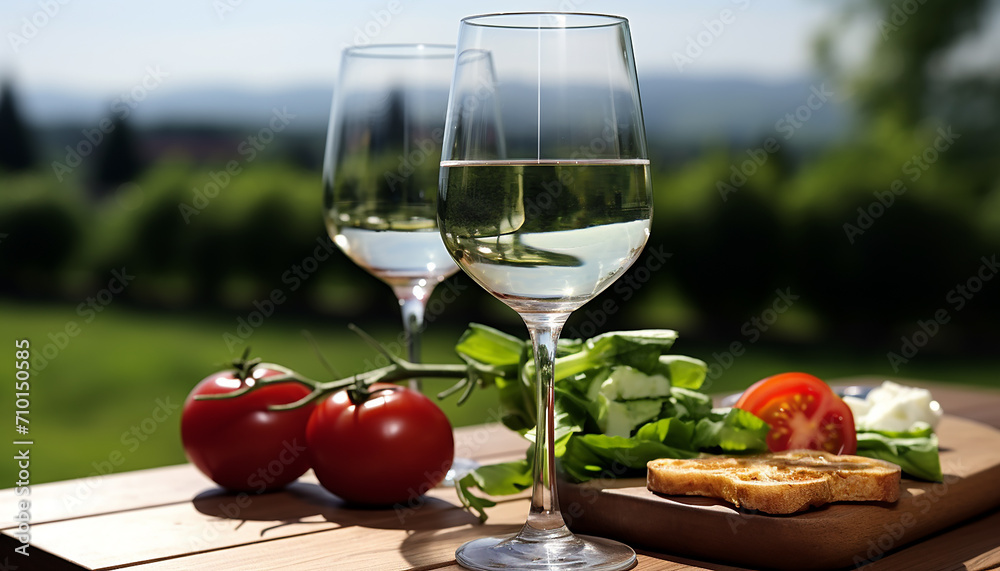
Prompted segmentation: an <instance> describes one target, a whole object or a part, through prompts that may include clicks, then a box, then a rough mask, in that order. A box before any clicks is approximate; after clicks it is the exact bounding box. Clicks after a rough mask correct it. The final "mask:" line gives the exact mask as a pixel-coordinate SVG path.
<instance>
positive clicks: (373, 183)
mask: <svg viewBox="0 0 1000 571" xmlns="http://www.w3.org/2000/svg"><path fill="white" fill-rule="evenodd" d="M454 58H455V46H451V45H430V44H400V45H368V46H358V47H351V48H347V49H346V50H344V52H343V55H342V58H341V67H340V75H339V77H338V80H337V84H336V87H335V88H334V102H333V109H332V112H331V115H330V126H329V131H328V133H327V141H326V157H325V163H324V168H323V204H324V218H325V220H326V227H327V230H328V232H329V234H330V237H331V238H333V241H334V242H335V243H336V244H337V246H338V247H340V249H341V250H342V251H343V252H344V253H345V254H347V256H348V257H349V258H350V259H351V260H353V261H354V262H355V263H356V264H358V265H359V266H361V267H362V268H364V269H365V270H367V271H368V272H369V273H371V274H372V275H374V276H375V277H377V278H379V279H381V280H382V281H384V282H385V283H387V284H388V285H389V286H391V287H392V291H393V292H394V293H395V294H396V298H397V299H398V300H399V305H400V308H401V310H402V314H403V326H404V332H405V335H406V345H407V353H408V358H409V359H410V361H412V362H419V361H420V334H421V330H422V329H423V326H424V312H425V309H426V306H427V300H428V298H429V297H430V295H431V292H432V291H433V289H434V287H435V286H436V285H437V284H439V283H440V282H442V281H443V280H444V279H445V278H447V277H448V276H450V275H452V274H454V273H455V272H457V271H458V267H457V266H456V265H455V263H454V262H453V261H452V259H451V256H449V255H448V252H447V251H446V250H445V248H444V244H443V243H442V242H441V236H440V233H439V232H438V227H437V215H436V202H437V181H438V163H439V161H440V156H441V140H442V138H443V136H444V131H443V129H444V117H445V110H446V108H447V103H448V86H449V83H450V80H451V75H452V68H453V62H454ZM410 387H411V388H414V389H416V390H420V382H419V380H416V379H414V380H412V381H411V383H410Z"/></svg>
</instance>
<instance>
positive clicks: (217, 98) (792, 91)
mask: <svg viewBox="0 0 1000 571" xmlns="http://www.w3.org/2000/svg"><path fill="white" fill-rule="evenodd" d="M821 85H822V82H821V81H817V80H812V79H808V78H802V79H797V80H784V81H777V82H767V81H761V80H756V79H746V78H715V79H706V78H691V77H681V76H644V77H643V78H642V79H641V80H640V89H641V92H642V100H643V110H644V113H645V120H646V130H647V134H648V137H649V139H650V140H651V141H666V142H684V143H728V144H740V143H743V142H753V141H756V140H759V139H761V138H763V137H766V136H768V135H774V134H775V132H776V127H775V124H776V122H778V121H779V120H780V119H782V118H783V117H785V115H786V114H788V113H793V114H794V113H795V112H796V110H797V109H799V108H800V107H801V106H803V105H805V104H806V103H807V101H808V100H809V99H808V98H809V96H810V95H811V89H813V88H815V89H817V90H818V89H819V88H820V86H821ZM332 93H333V92H332V87H323V86H318V85H317V86H303V87H300V88H295V89H284V90H275V91H270V92H260V91H241V90H235V89H231V88H208V87H206V88H198V89H186V90H172V91H168V90H167V88H163V90H162V91H156V92H152V93H151V94H150V95H149V97H148V98H146V99H145V100H144V101H141V102H139V103H137V104H136V105H135V106H134V107H130V106H127V104H126V103H125V102H123V101H122V100H120V99H117V100H116V99H115V97H116V96H115V95H111V96H109V97H103V98H102V97H95V96H85V95H79V94H74V93H71V92H65V91H49V90H40V91H37V92H25V93H22V94H21V102H22V107H23V109H24V112H25V114H26V116H27V117H26V118H27V120H28V122H29V124H31V125H34V126H35V127H37V128H42V129H53V128H66V127H70V126H72V127H80V128H84V127H87V126H93V125H96V124H97V123H98V121H100V119H101V118H102V117H107V116H114V115H119V114H122V113H124V112H125V111H124V110H125V109H127V110H128V113H129V115H130V119H132V120H133V121H134V124H135V125H136V126H137V127H138V128H140V129H142V128H151V127H158V128H163V127H170V126H177V125H184V126H189V127H194V126H202V127H204V126H223V127H241V128H250V129H252V128H255V126H258V125H266V122H267V120H268V119H269V117H270V116H271V115H272V110H273V109H274V108H278V109H282V108H284V109H287V112H288V113H290V114H293V115H295V116H296V117H295V120H294V121H292V123H291V124H290V125H289V131H294V132H298V133H303V134H313V133H323V132H325V130H326V124H327V119H328V117H329V113H330V102H331V98H332ZM843 99H844V98H843V97H840V96H839V94H838V96H835V97H832V98H830V100H829V101H827V102H825V103H824V104H823V106H822V107H821V108H819V109H818V110H815V111H813V110H809V119H808V121H807V122H805V123H804V124H803V127H802V128H801V129H800V130H798V131H797V133H796V136H797V137H800V138H801V139H802V140H803V141H804V142H805V141H807V140H808V141H811V142H824V141H827V140H829V139H831V138H834V137H836V136H838V135H839V134H842V133H843V132H844V130H845V128H846V126H847V124H848V123H849V120H850V116H851V111H850V109H849V106H848V105H847V104H845V103H844V102H843V101H842V100H843ZM834 100H837V101H840V102H837V101H834ZM817 101H818V100H817V99H816V98H814V99H813V101H812V102H813V103H814V104H815V103H816V102H817ZM804 113H805V112H804V111H801V110H800V118H801V117H802V116H804ZM799 133H801V135H799Z"/></svg>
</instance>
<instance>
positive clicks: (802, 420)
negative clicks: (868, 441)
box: [735, 373, 858, 454]
mask: <svg viewBox="0 0 1000 571" xmlns="http://www.w3.org/2000/svg"><path fill="white" fill-rule="evenodd" d="M735 406H736V408H741V409H743V410H746V411H748V412H752V413H753V414H755V415H757V416H758V417H760V419H761V420H763V421H764V422H766V423H768V424H769V425H771V431H770V432H769V433H768V435H767V445H768V448H770V449H771V451H772V452H778V451H781V450H795V449H800V448H807V449H811V450H823V451H826V452H831V453H833V454H854V453H855V452H856V451H857V448H858V437H857V434H856V433H855V431H854V415H853V414H851V409H850V408H849V407H848V406H847V404H845V403H844V401H843V400H842V399H841V398H840V397H839V396H837V395H836V393H834V392H833V389H831V388H830V386H829V385H827V384H826V383H824V382H823V381H821V380H819V379H817V378H816V377H814V376H812V375H809V374H806V373H781V374H779V375H774V376H773V377H768V378H766V379H764V380H761V381H757V382H756V383H754V384H753V385H751V386H750V388H749V389H747V390H746V391H745V392H744V393H743V395H742V396H741V397H740V399H739V400H738V401H737V402H736V405H735Z"/></svg>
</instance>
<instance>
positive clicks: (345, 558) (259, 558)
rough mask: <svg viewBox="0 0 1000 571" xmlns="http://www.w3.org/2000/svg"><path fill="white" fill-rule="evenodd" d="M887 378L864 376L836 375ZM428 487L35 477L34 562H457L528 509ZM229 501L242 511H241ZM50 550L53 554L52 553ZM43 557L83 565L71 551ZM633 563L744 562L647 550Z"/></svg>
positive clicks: (174, 565) (974, 393) (944, 397)
mask: <svg viewBox="0 0 1000 571" xmlns="http://www.w3.org/2000/svg"><path fill="white" fill-rule="evenodd" d="M881 380H882V379H880V378H879V379H874V378H871V377H859V378H856V379H841V380H840V382H841V383H843V382H845V381H846V382H867V383H873V384H878V383H880V382H881ZM903 382H904V383H906V384H915V385H921V384H923V383H920V382H912V381H903ZM929 388H931V389H932V392H933V393H934V396H935V398H937V399H938V400H939V401H940V402H941V403H942V406H943V407H944V408H945V410H946V412H948V413H949V414H954V415H959V416H967V417H971V418H974V419H977V420H980V421H982V422H985V423H988V424H991V425H993V426H998V427H1000V391H996V390H989V389H977V388H966V387H953V386H945V385H940V384H933V383H932V384H929ZM525 448H526V442H525V440H524V439H522V438H521V437H520V436H518V435H517V434H515V433H513V432H511V431H509V430H507V429H506V428H503V427H502V426H500V425H498V424H491V425H481V426H473V427H465V428H460V429H457V430H456V454H457V455H458V456H463V457H471V458H475V459H478V460H480V461H481V462H484V463H492V462H495V461H502V460H507V459H513V458H521V457H523V454H524V451H525ZM429 495H430V496H431V497H432V498H433V500H432V502H431V503H429V504H428V507H424V508H418V509H404V510H402V511H401V512H397V511H394V510H388V511H386V510H381V511H373V510H349V509H347V508H345V507H344V506H342V505H341V504H340V503H339V500H338V499H336V497H335V496H332V495H331V494H328V493H327V492H325V491H324V490H322V489H320V488H319V486H318V485H316V480H315V477H314V476H313V475H312V473H311V472H310V473H308V474H307V475H306V476H305V477H303V478H302V479H301V480H300V483H298V484H296V485H295V486H293V488H292V489H291V491H289V492H279V493H276V494H267V495H263V496H250V497H249V500H250V503H249V504H247V505H244V506H240V505H239V504H236V503H234V502H235V501H236V496H233V495H221V494H220V490H218V488H216V487H215V486H214V484H213V483H211V482H210V481H209V480H208V479H206V478H205V477H204V476H202V475H201V474H200V473H198V471H197V470H196V469H195V468H194V467H192V466H190V465H186V464H185V465H180V466H171V467H166V468H158V469H153V470H144V471H139V472H126V473H121V474H112V475H107V476H101V477H100V478H95V479H92V480H90V481H89V483H88V480H87V479H82V480H72V481H68V482H55V483H51V484H42V485H36V486H32V501H33V505H32V516H33V517H32V519H33V522H32V523H33V527H32V535H33V537H32V540H33V541H32V545H33V556H32V557H33V559H32V563H37V562H38V561H39V560H40V559H42V558H44V556H45V555H46V554H45V553H44V552H43V551H42V549H43V548H48V549H51V550H52V551H53V552H54V553H57V554H58V555H60V556H63V557H65V556H67V555H69V554H72V557H73V558H76V559H78V560H80V561H84V562H86V563H88V566H90V567H93V568H109V567H114V568H122V567H123V566H124V568H128V569H143V570H159V569H204V568H217V569H232V568H240V569H282V568H285V569H296V570H297V569H329V568H331V567H333V568H338V569H339V568H343V569H414V568H418V569H421V570H427V569H460V568H459V567H458V566H457V565H455V563H454V550H455V549H456V548H457V547H458V546H459V545H461V544H462V543H464V542H465V541H468V540H470V539H473V538H476V537H481V536H483V535H488V534H491V533H508V532H512V531H515V530H516V529H517V527H519V526H520V524H522V523H523V522H524V518H525V516H526V514H527V504H528V502H527V500H525V499H523V495H524V494H522V498H521V499H511V498H509V497H508V498H504V501H502V502H501V503H500V504H499V505H498V506H496V507H494V508H492V509H491V510H490V511H489V514H490V521H489V522H488V524H487V525H485V526H480V525H478V524H475V523H473V518H471V516H470V515H469V514H467V513H465V512H464V511H462V510H460V509H459V508H458V507H456V506H457V499H456V498H455V496H454V490H453V489H451V488H437V489H435V490H432V491H431V492H430V493H429ZM14 498H15V496H13V490H12V489H10V490H2V491H0V505H7V504H8V503H9V502H11V501H13V500H14ZM77 500H79V501H77ZM227 505H228V506H229V507H228V508H227V507H226V506H227ZM233 510H238V512H239V513H235V515H233V513H234V512H233ZM11 515H12V514H11V513H7V514H4V515H2V516H0V518H8V519H0V525H3V526H5V527H9V526H10V519H9V518H10V517H11ZM227 515H231V516H232V517H227ZM998 528H1000V513H997V512H994V513H992V514H988V515H986V516H984V517H982V518H980V519H978V520H975V521H972V522H968V523H967V524H966V525H961V526H957V527H955V528H953V529H951V530H946V531H945V532H942V533H940V534H938V535H936V536H934V537H931V538H929V539H927V540H925V541H922V542H920V543H917V544H915V545H913V546H911V547H907V548H904V549H902V550H899V551H896V552H892V553H890V554H889V555H887V556H886V557H884V558H883V559H881V560H879V561H878V562H876V563H874V564H872V565H870V566H867V567H865V568H866V569H868V568H871V569H873V570H876V571H887V570H895V569H900V570H901V569H923V568H926V569H939V568H962V565H965V568H967V569H972V570H977V569H989V568H996V567H998V566H1000V534H998V533H997V532H996V529H998ZM9 533H10V532H9V531H8V532H7V535H3V536H0V545H2V546H10V549H12V548H13V547H14V546H16V545H19V544H18V543H17V542H16V541H15V540H14V539H13V538H12V537H10V535H9ZM36 544H37V548H35V546H36ZM88 544H89V545H88ZM10 549H8V550H7V551H6V552H7V553H9V552H10ZM34 554H38V555H40V556H41V557H38V558H35V556H34ZM51 561H52V565H57V563H55V561H57V560H56V559H55V558H51ZM2 562H3V561H2V559H0V563H2ZM11 562H12V563H15V564H18V563H20V561H13V560H12V561H11ZM373 562H374V563H373ZM27 568H28V567H25V566H22V569H27ZM41 568H45V569H52V570H53V571H55V570H57V569H58V570H59V571H62V569H63V568H65V569H80V568H82V567H77V566H75V565H72V564H70V563H66V564H64V565H63V566H62V567H58V566H49V567H45V566H44V565H43V567H41ZM636 569H637V570H638V571H643V570H669V571H673V570H681V569H707V570H711V571H733V570H735V569H736V568H734V567H728V566H725V565H721V564H716V563H712V562H701V561H694V560H690V559H684V558H680V557H675V556H671V555H669V554H658V553H653V552H647V551H642V552H640V556H639V565H638V566H637V568H636Z"/></svg>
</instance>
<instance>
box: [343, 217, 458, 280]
mask: <svg viewBox="0 0 1000 571" xmlns="http://www.w3.org/2000/svg"><path fill="white" fill-rule="evenodd" d="M333 241H334V242H335V243H336V244H337V246H339V247H340V249H341V250H342V251H343V252H344V253H345V254H347V256H348V257H349V258H351V260H353V261H354V263H356V264H358V265H359V266H361V267H362V268H364V269H365V270H367V271H368V272H369V273H371V274H372V275H374V276H376V277H378V278H379V279H381V280H382V281H384V282H386V283H388V284H390V285H406V284H408V283H411V282H413V281H416V280H421V279H426V280H427V281H428V282H429V283H430V284H432V285H433V284H437V283H439V282H440V281H442V280H444V279H445V278H447V277H448V276H450V275H452V274H453V273H455V272H456V271H458V266H456V265H455V262H454V260H452V258H451V256H450V255H449V254H448V251H447V250H446V249H445V247H444V243H443V242H442V241H441V234H440V232H438V230H437V228H435V227H433V226H431V227H430V228H426V229H422V230H372V229H367V228H355V227H342V228H340V229H339V231H338V232H337V233H336V235H335V237H334V239H333Z"/></svg>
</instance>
